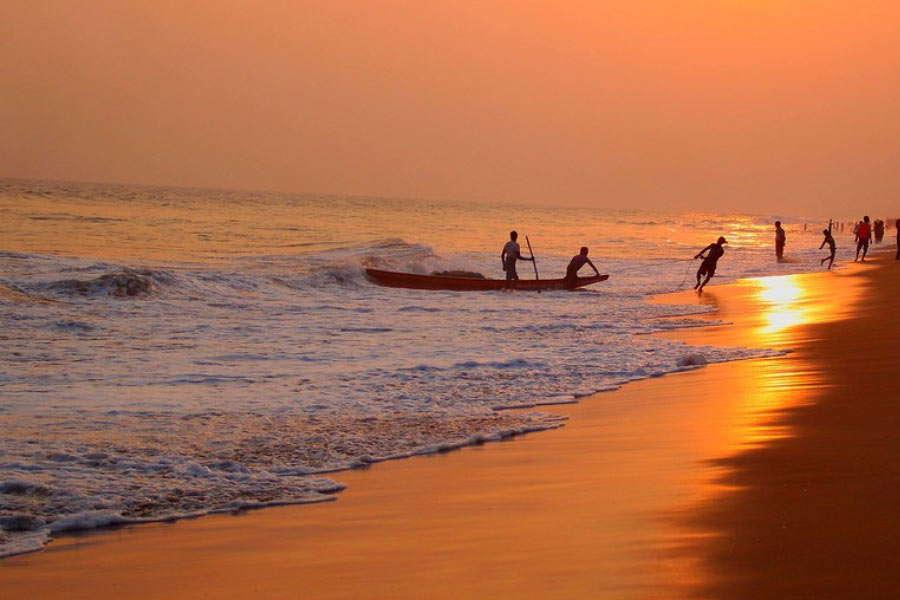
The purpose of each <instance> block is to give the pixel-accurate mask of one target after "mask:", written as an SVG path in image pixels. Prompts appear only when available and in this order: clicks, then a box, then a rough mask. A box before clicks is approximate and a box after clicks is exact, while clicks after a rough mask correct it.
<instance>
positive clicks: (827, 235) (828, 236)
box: [819, 229, 835, 271]
mask: <svg viewBox="0 0 900 600" xmlns="http://www.w3.org/2000/svg"><path fill="white" fill-rule="evenodd" d="M822 233H824V234H825V239H824V240H822V245H821V246H819V250H821V249H822V248H824V247H825V244H828V248H829V249H830V250H831V255H830V256H826V257H825V258H823V259H822V260H820V261H819V264H820V265H824V264H825V261H826V260H827V261H830V262H829V263H828V270H829V271H830V270H831V266H832V265H833V264H834V251H835V246H834V237H832V235H831V231H829V230H827V229H823V230H822Z"/></svg>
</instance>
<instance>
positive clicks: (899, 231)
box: [894, 219, 900, 260]
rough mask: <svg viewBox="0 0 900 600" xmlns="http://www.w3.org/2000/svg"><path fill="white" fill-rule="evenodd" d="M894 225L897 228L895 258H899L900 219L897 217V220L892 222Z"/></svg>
mask: <svg viewBox="0 0 900 600" xmlns="http://www.w3.org/2000/svg"><path fill="white" fill-rule="evenodd" d="M894 226H895V227H896V228H897V256H896V258H897V260H900V219H897V222H896V223H894Z"/></svg>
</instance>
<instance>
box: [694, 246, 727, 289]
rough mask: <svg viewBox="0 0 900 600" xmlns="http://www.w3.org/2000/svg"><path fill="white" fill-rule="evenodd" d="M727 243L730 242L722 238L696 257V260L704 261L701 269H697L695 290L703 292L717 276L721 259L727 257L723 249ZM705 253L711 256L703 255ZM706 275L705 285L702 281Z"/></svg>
mask: <svg viewBox="0 0 900 600" xmlns="http://www.w3.org/2000/svg"><path fill="white" fill-rule="evenodd" d="M727 243H728V241H726V240H725V238H724V237H720V238H719V239H718V240H716V243H714V244H710V245H709V246H707V247H706V248H704V249H703V250H701V251H700V252H698V253H697V255H696V256H695V257H694V259H698V258H702V259H703V262H702V263H700V268H699V269H697V284H696V285H694V289H695V290H697V291H698V292H702V291H703V288H704V287H705V286H706V284H707V283H709V280H710V279H712V278H713V275H715V274H716V265H717V264H718V262H719V259H720V258H722V256H724V255H725V248H723V247H722V245H723V244H727ZM705 252H708V253H709V254H707V255H706V256H704V255H703V254H704V253H705ZM704 275H705V276H706V279H704V280H703V283H700V279H701V278H702V277H703V276H704Z"/></svg>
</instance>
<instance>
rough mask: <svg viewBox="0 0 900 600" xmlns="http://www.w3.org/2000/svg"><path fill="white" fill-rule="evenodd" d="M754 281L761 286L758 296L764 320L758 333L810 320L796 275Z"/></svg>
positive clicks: (767, 332)
mask: <svg viewBox="0 0 900 600" xmlns="http://www.w3.org/2000/svg"><path fill="white" fill-rule="evenodd" d="M755 281H756V282H757V283H758V284H759V285H760V287H761V289H760V291H759V293H758V296H759V299H760V300H762V301H763V306H764V308H763V311H764V312H763V319H764V320H765V322H766V325H765V326H764V327H763V328H762V329H761V331H760V333H762V334H771V333H776V332H780V331H782V330H784V329H786V328H788V327H794V326H797V325H802V324H804V323H808V322H809V321H810V320H811V319H810V315H809V311H808V309H807V308H805V307H804V306H803V299H804V295H805V294H804V289H803V287H802V284H801V282H800V279H799V278H798V277H797V276H796V275H783V276H779V277H763V278H761V279H757V280H755Z"/></svg>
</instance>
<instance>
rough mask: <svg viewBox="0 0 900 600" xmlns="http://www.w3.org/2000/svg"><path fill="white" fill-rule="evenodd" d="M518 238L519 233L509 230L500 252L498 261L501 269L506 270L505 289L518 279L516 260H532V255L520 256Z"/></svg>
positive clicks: (510, 287)
mask: <svg viewBox="0 0 900 600" xmlns="http://www.w3.org/2000/svg"><path fill="white" fill-rule="evenodd" d="M518 238H519V234H518V233H517V232H515V231H510V232H509V241H508V242H506V245H505V246H503V251H502V252H501V253H500V262H501V263H503V270H504V271H505V272H506V289H512V288H513V286H514V285H515V284H514V282H516V281H518V280H519V274H518V273H516V261H517V260H530V261H534V257H533V256H532V257H531V258H527V257H525V256H522V254H521V252H520V248H519V242H517V241H516V240H517V239H518Z"/></svg>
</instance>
